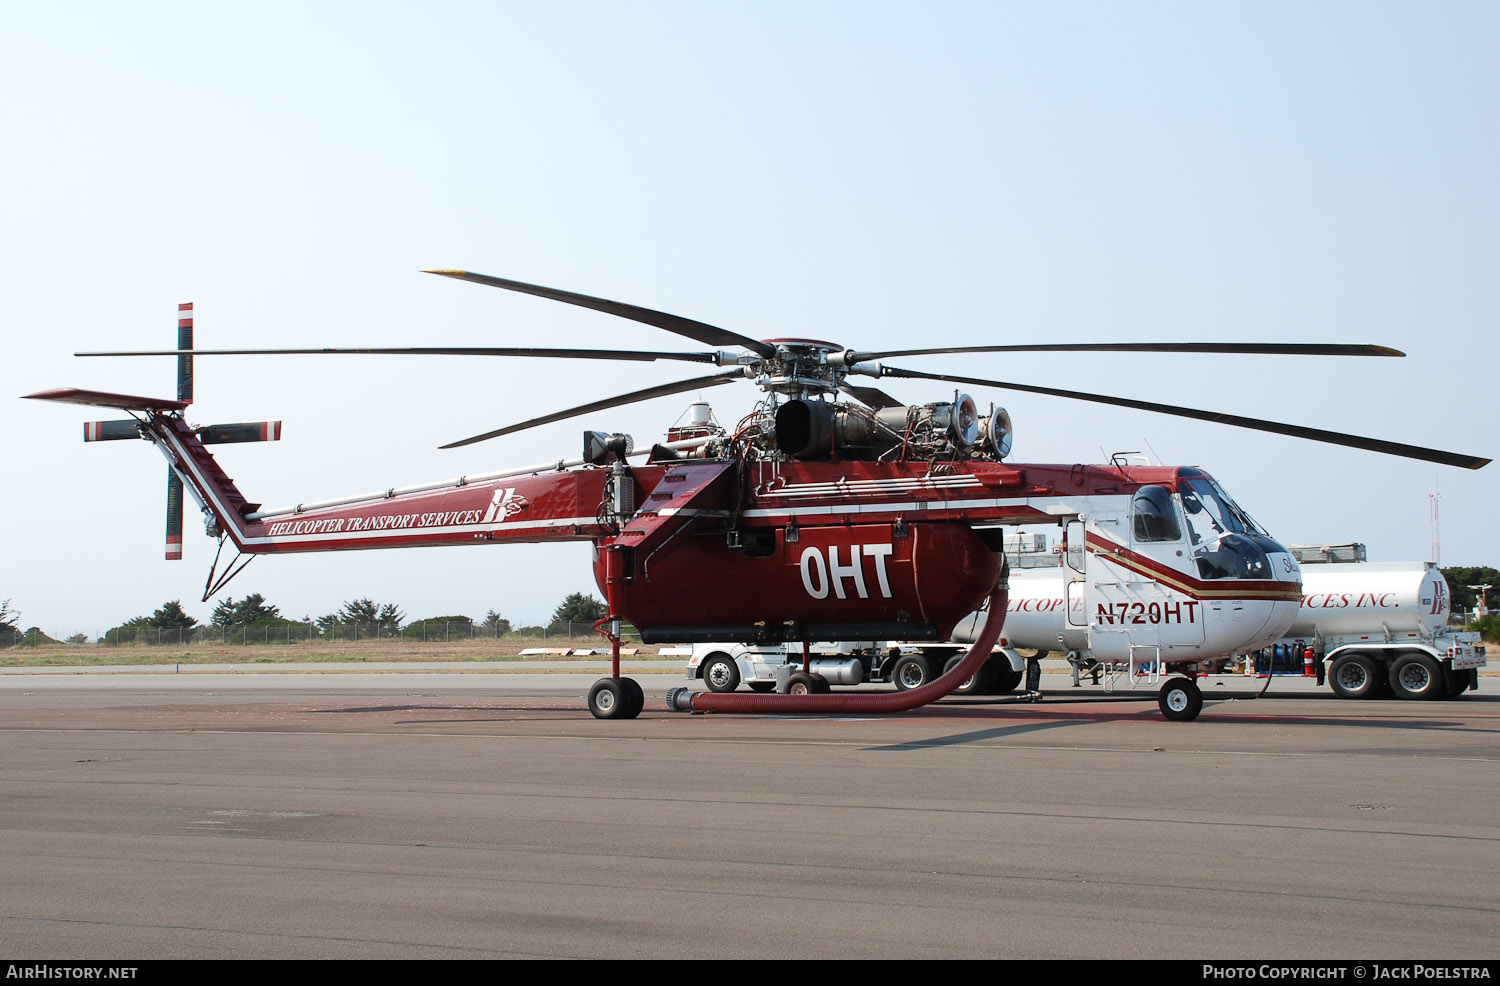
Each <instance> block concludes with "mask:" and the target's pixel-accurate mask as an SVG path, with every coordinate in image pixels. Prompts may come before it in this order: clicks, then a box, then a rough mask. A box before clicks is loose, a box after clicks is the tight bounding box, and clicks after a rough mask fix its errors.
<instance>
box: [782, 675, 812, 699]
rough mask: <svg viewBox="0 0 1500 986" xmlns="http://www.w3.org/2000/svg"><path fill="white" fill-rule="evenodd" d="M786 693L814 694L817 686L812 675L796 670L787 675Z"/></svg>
mask: <svg viewBox="0 0 1500 986" xmlns="http://www.w3.org/2000/svg"><path fill="white" fill-rule="evenodd" d="M786 693H787V694H788V695H816V694H817V693H818V686H817V683H816V682H814V681H813V676H812V675H810V674H808V673H807V672H805V671H797V672H794V673H793V674H791V675H789V676H788V677H787V679H786Z"/></svg>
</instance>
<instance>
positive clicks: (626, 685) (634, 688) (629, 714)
mask: <svg viewBox="0 0 1500 986" xmlns="http://www.w3.org/2000/svg"><path fill="white" fill-rule="evenodd" d="M620 689H621V691H623V692H624V693H625V696H624V697H625V714H624V715H622V716H620V718H621V719H634V718H635V717H636V716H639V715H640V714H641V710H642V709H644V708H645V707H646V692H645V690H644V689H642V688H641V683H640V682H639V681H636V680H635V679H634V678H621V679H620Z"/></svg>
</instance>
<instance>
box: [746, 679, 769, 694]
mask: <svg viewBox="0 0 1500 986" xmlns="http://www.w3.org/2000/svg"><path fill="white" fill-rule="evenodd" d="M748 684H749V686H750V690H751V691H752V692H762V693H764V692H774V691H775V690H776V682H774V681H751V682H748Z"/></svg>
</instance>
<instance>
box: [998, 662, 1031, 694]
mask: <svg viewBox="0 0 1500 986" xmlns="http://www.w3.org/2000/svg"><path fill="white" fill-rule="evenodd" d="M993 663H994V665H995V677H994V684H992V685H991V686H990V694H991V695H1009V694H1010V693H1011V692H1013V691H1015V690H1016V686H1017V685H1019V684H1020V683H1021V679H1022V678H1023V677H1025V676H1024V675H1023V674H1022V673H1021V672H1020V671H1017V670H1016V669H1015V668H1013V667H1011V666H1010V662H1009V661H996V662H993Z"/></svg>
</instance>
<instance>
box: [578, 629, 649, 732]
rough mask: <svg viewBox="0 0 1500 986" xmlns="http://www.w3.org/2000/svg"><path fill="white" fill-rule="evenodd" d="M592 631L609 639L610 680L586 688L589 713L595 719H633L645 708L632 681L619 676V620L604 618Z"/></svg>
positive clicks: (642, 698) (638, 685)
mask: <svg viewBox="0 0 1500 986" xmlns="http://www.w3.org/2000/svg"><path fill="white" fill-rule="evenodd" d="M594 630H595V631H596V632H597V633H601V634H603V635H604V636H606V637H608V638H609V646H610V655H611V662H612V663H611V668H610V674H611V677H608V678H600V679H599V680H598V681H596V682H594V687H593V688H590V689H589V711H590V712H591V713H593V715H594V718H595V719H634V718H635V717H636V716H638V715H640V714H641V710H642V709H644V708H645V707H646V693H645V691H644V690H642V688H641V685H640V682H638V681H636V680H635V679H634V678H621V677H620V621H619V620H611V619H610V618H609V617H605V618H604V619H602V620H600V621H599V622H598V623H595V624H594Z"/></svg>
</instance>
